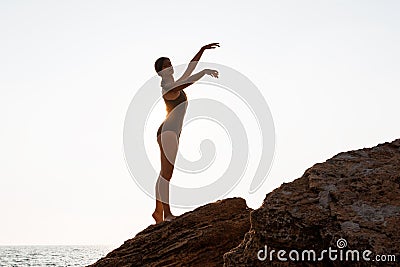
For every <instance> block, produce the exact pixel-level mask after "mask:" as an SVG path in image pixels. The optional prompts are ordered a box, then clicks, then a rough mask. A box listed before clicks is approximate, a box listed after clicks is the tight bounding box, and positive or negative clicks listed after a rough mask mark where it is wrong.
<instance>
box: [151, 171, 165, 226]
mask: <svg viewBox="0 0 400 267" xmlns="http://www.w3.org/2000/svg"><path fill="white" fill-rule="evenodd" d="M160 175H161V174H160ZM160 175H159V176H158V179H157V182H156V187H155V191H156V210H155V211H154V212H153V214H152V216H153V219H154V220H155V221H156V223H160V222H162V221H163V205H162V202H161V201H160V199H161V196H160V191H159V184H160V178H161V177H160Z"/></svg>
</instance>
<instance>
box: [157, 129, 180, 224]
mask: <svg viewBox="0 0 400 267" xmlns="http://www.w3.org/2000/svg"><path fill="white" fill-rule="evenodd" d="M157 141H158V144H159V146H160V151H161V171H160V176H159V178H158V181H157V184H158V192H159V196H160V200H161V203H162V207H163V210H164V220H165V221H170V220H172V219H174V218H175V216H174V215H172V212H171V208H170V205H169V181H170V180H171V177H172V173H173V171H174V164H175V159H176V154H177V152H178V137H177V135H176V133H175V132H173V131H165V132H163V133H161V135H160V136H159V137H158V138H157ZM156 190H157V189H156ZM156 192H157V191H156ZM156 205H157V203H156Z"/></svg>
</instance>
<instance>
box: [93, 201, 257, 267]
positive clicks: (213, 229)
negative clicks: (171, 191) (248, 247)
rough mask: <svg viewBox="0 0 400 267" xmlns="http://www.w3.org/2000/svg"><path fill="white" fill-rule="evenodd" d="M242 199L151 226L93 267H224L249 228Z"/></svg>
mask: <svg viewBox="0 0 400 267" xmlns="http://www.w3.org/2000/svg"><path fill="white" fill-rule="evenodd" d="M250 211H251V209H249V208H248V207H247V206H246V202H245V200H244V199H241V198H231V199H225V200H221V201H217V202H215V203H211V204H208V205H205V206H202V207H199V208H197V209H195V210H194V211H191V212H187V213H185V214H183V215H181V216H179V217H177V218H176V219H174V220H173V221H171V222H162V223H159V224H155V225H150V226H149V227H147V228H146V229H145V230H143V231H142V232H140V233H138V234H137V235H136V236H135V237H134V238H132V239H130V240H128V241H125V243H124V244H123V245H122V246H121V247H119V248H117V249H116V250H114V251H112V252H110V253H109V254H108V255H107V256H106V257H105V258H103V259H100V260H99V261H98V262H96V263H95V264H93V265H92V266H93V267H94V266H96V267H101V266H160V267H161V266H222V265H223V264H224V261H223V255H224V253H225V252H227V251H229V250H231V249H232V248H234V247H236V246H237V245H238V244H239V243H240V242H241V241H242V240H243V237H244V234H245V233H246V232H247V231H248V230H249V228H250V220H249V215H250Z"/></svg>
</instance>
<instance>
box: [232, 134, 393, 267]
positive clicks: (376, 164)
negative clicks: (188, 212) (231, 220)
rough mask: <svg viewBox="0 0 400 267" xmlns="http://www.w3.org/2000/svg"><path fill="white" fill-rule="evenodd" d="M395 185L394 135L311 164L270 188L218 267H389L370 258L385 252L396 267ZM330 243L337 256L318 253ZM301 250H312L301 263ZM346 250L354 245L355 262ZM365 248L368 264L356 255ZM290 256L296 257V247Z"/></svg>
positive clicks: (381, 256)
mask: <svg viewBox="0 0 400 267" xmlns="http://www.w3.org/2000/svg"><path fill="white" fill-rule="evenodd" d="M399 187H400V139H398V140H396V141H394V142H392V143H385V144H381V145H378V146H376V147H373V148H366V149H360V150H355V151H349V152H345V153H340V154H338V155H336V156H334V157H333V158H331V159H329V160H327V161H326V162H324V163H319V164H315V165H314V166H313V167H311V168H309V169H308V170H306V171H305V173H304V175H303V176H302V177H301V178H299V179H296V180H294V181H293V182H291V183H287V184H283V185H281V186H280V187H279V188H278V189H275V190H274V191H273V192H271V193H269V194H268V195H267V196H266V198H265V200H264V202H263V204H262V206H261V207H260V208H259V209H257V210H254V211H253V212H251V215H250V221H251V229H250V231H249V232H248V233H247V234H246V236H245V238H244V240H243V241H242V242H241V244H240V245H239V246H238V247H236V248H235V249H233V250H231V251H229V252H228V253H226V254H225V255H224V262H225V266H274V265H276V266H292V265H294V264H295V263H296V265H297V266H298V265H300V266H349V265H350V264H351V266H393V263H391V264H389V263H388V262H386V263H385V265H383V264H382V263H379V264H378V262H377V260H382V259H386V261H387V260H388V258H389V256H390V255H396V256H397V262H398V264H399V263H400V262H399V259H400V257H399V256H400V232H399V230H398V229H397V227H399V225H400V188H399ZM265 246H267V249H265ZM329 247H331V248H332V249H333V250H337V251H336V253H332V255H331V256H332V258H334V256H335V255H336V257H337V259H336V260H331V258H329V255H326V254H327V253H325V254H323V257H321V254H320V252H321V251H322V250H324V249H326V250H328V249H329ZM340 248H342V249H340ZM262 249H263V251H262V252H260V254H259V256H260V258H261V259H264V257H265V255H264V254H265V251H267V254H268V255H267V258H266V259H265V260H264V261H260V260H259V259H258V256H257V254H258V252H259V251H260V250H262ZM272 250H275V254H272V261H271V260H270V257H269V256H270V253H271V251H272ZM278 250H283V251H285V254H284V255H283V257H281V258H283V259H285V258H286V259H287V261H280V260H279V259H278V258H277V251H278ZM291 250H296V251H297V252H299V253H300V254H299V257H298V258H299V261H294V260H291V258H290V257H289V256H290V255H289V253H291ZM304 250H314V251H315V252H316V261H313V258H312V257H311V256H313V255H311V256H310V258H309V257H308V256H307V254H308V253H305V254H304V259H306V260H305V261H301V259H302V255H301V253H303V251H304ZM340 250H341V251H342V252H341V253H342V257H340ZM347 250H353V251H354V250H357V251H358V253H359V260H358V261H356V260H354V261H350V260H349V259H353V256H352V255H351V254H352V253H353V252H352V253H346V252H347ZM365 250H368V251H371V252H372V254H370V255H369V256H367V257H366V259H370V261H365V260H362V255H361V253H363V252H364V251H365ZM282 253H283V252H282ZM354 254H356V252H354ZM367 254H368V252H367ZM376 255H379V256H378V257H380V258H375V256H376ZM291 256H292V258H293V259H297V257H296V253H295V252H293V253H292V255H291ZM346 256H348V257H347V259H348V260H346ZM355 257H356V255H354V259H355ZM318 258H321V261H318ZM340 258H342V260H340ZM308 259H310V260H308ZM300 261H301V263H300Z"/></svg>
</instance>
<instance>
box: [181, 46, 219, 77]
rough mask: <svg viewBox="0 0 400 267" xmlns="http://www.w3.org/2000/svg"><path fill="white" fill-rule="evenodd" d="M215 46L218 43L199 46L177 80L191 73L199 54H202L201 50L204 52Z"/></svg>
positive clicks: (199, 56)
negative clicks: (198, 49)
mask: <svg viewBox="0 0 400 267" xmlns="http://www.w3.org/2000/svg"><path fill="white" fill-rule="evenodd" d="M216 47H219V43H211V44H208V45H205V46H203V47H202V48H200V51H199V52H197V54H196V55H195V56H194V57H193V58H192V60H191V61H190V63H189V65H188V67H187V68H186V70H185V72H184V73H183V74H182V76H181V77H180V78H179V79H178V80H177V82H178V81H182V80H185V79H187V78H188V77H189V76H190V75H191V74H192V72H193V71H194V69H195V68H196V66H197V63H198V62H199V60H200V58H201V56H202V55H203V52H204V51H205V50H206V49H214V48H216Z"/></svg>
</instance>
